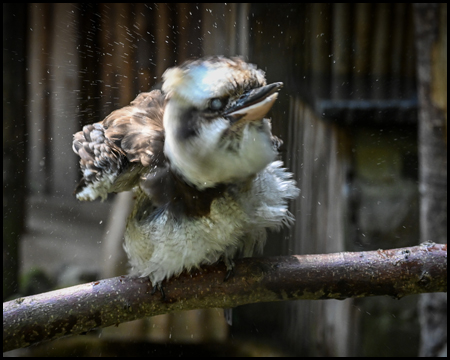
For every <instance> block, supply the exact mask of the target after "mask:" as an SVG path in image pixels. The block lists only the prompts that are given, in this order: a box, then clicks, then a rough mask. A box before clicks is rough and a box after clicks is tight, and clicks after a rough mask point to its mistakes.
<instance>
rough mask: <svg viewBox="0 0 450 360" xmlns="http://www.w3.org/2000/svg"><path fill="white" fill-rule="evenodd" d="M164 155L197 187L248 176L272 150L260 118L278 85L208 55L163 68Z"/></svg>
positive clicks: (265, 162) (235, 60)
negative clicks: (164, 96) (164, 101)
mask: <svg viewBox="0 0 450 360" xmlns="http://www.w3.org/2000/svg"><path fill="white" fill-rule="evenodd" d="M163 79H164V83H163V91H164V92H165V93H166V96H167V99H168V100H167V105H166V108H165V112H164V129H165V134H166V139H165V145H164V151H165V154H166V156H167V157H168V159H169V160H170V163H171V166H172V167H173V168H174V170H175V171H176V172H178V173H179V174H180V175H182V176H183V177H184V178H185V179H186V180H187V181H188V182H189V183H191V184H193V185H195V186H196V187H197V188H199V189H205V188H209V187H214V186H216V185H218V184H221V183H230V182H236V181H240V180H244V179H247V178H249V177H250V176H252V175H255V174H256V173H258V172H259V171H261V170H262V169H264V168H265V167H266V166H267V165H268V164H269V163H270V162H272V161H273V160H274V159H275V157H276V154H277V150H276V148H275V146H274V144H273V141H272V134H271V129H270V123H269V120H268V119H265V118H264V117H265V115H266V114H267V112H268V111H269V110H270V108H271V107H272V105H273V104H274V102H275V100H276V99H277V97H278V92H277V91H278V90H279V89H280V88H281V87H282V85H283V84H282V83H274V84H270V85H267V84H266V80H265V77H264V72H263V71H262V70H259V69H257V68H256V67H255V66H254V65H252V64H248V63H246V62H244V61H243V60H241V59H240V58H232V59H228V58H225V57H210V58H204V59H199V60H195V61H190V62H187V63H185V64H183V65H181V66H180V67H174V68H170V69H168V70H167V71H166V72H165V73H164V75H163Z"/></svg>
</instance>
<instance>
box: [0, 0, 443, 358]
mask: <svg viewBox="0 0 450 360" xmlns="http://www.w3.org/2000/svg"><path fill="white" fill-rule="evenodd" d="M435 10H436V12H437V14H438V22H435V21H433V20H430V25H433V24H434V25H435V28H436V29H437V33H436V38H437V41H436V46H435V47H434V48H433V56H432V57H431V59H432V64H433V66H435V67H437V68H438V73H439V74H440V75H439V76H437V77H435V78H434V80H433V81H435V82H434V83H433V84H434V85H435V86H434V87H433V89H432V90H433V94H434V96H435V97H437V99H440V100H439V101H437V102H436V104H437V105H436V106H437V107H438V108H439V109H440V110H441V111H442V112H443V113H445V122H446V112H447V103H446V99H447V5H446V4H441V5H435ZM416 41H417V36H416V33H415V22H414V8H413V6H412V5H411V4H249V3H242V4H228V3H227V4H216V3H214V4H208V3H206V4H71V3H69V4H3V94H4V95H3V115H4V116H3V130H4V131H3V169H4V171H3V179H4V180H3V181H4V187H3V204H4V205H3V217H4V225H3V235H4V246H3V298H4V301H5V300H9V299H12V298H15V297H18V296H25V295H31V294H35V293H40V292H44V291H49V290H51V289H54V288H60V287H65V286H71V285H74V284H77V283H84V282H88V281H93V280H96V279H100V278H106V277H113V276H118V275H122V274H125V273H126V272H127V260H126V257H125V255H124V253H123V250H122V235H123V230H124V222H125V218H126V216H127V212H128V209H129V206H130V202H129V198H127V196H126V195H125V196H123V195H116V196H110V198H109V199H108V200H107V201H105V202H104V203H101V202H93V203H80V202H77V201H76V199H75V198H74V197H73V195H72V193H73V190H74V188H75V186H76V184H77V182H78V181H79V179H80V173H79V167H78V161H77V158H76V156H75V154H74V153H73V152H72V135H73V134H74V133H75V132H77V131H79V130H81V129H82V126H83V125H85V124H89V123H93V122H97V121H100V120H102V119H103V118H104V117H105V116H106V115H108V114H109V113H110V112H111V111H112V110H114V109H117V108H120V107H122V106H125V105H127V104H129V102H130V101H131V100H133V99H134V97H135V96H136V95H137V94H138V93H139V92H142V91H148V90H150V89H151V88H152V87H155V86H158V83H159V82H160V81H161V75H162V73H163V72H164V70H165V69H166V68H168V67H171V66H174V65H177V64H180V63H182V62H183V61H185V60H187V59H191V58H195V57H200V56H204V55H226V56H234V55H240V56H242V57H243V58H244V59H245V60H247V61H249V62H251V63H255V64H257V65H258V67H259V68H261V69H263V70H264V71H266V76H267V79H268V82H269V83H270V82H275V81H282V82H284V85H285V86H284V88H283V89H282V91H281V92H280V96H279V100H278V101H277V102H276V104H275V106H274V108H273V110H272V112H271V118H272V119H273V120H272V123H273V132H274V134H275V135H277V136H279V137H280V138H281V139H283V141H284V145H283V147H282V158H283V160H284V162H285V164H286V166H287V167H288V168H289V169H290V170H291V171H292V172H293V173H294V176H295V178H296V179H297V182H298V185H299V187H300V189H301V194H300V197H299V198H298V199H297V200H295V201H293V202H292V204H291V211H292V213H293V214H294V216H295V217H296V223H295V225H294V226H293V227H292V228H291V229H284V230H283V231H282V232H280V233H273V234H270V238H269V241H268V243H267V246H266V251H265V254H264V255H265V256H269V255H292V254H316V253H317V254H319V253H331V252H339V251H364V250H376V249H379V248H383V249H387V248H396V247H404V246H414V245H416V244H418V243H419V242H420V241H421V237H420V221H419V218H420V201H419V186H418V184H419V170H418V164H419V162H418V154H419V150H418V149H419V148H418V106H419V105H418V104H419V102H418V90H417V89H418V86H417V85H418V84H417V83H418V81H417V79H416V73H417V71H416V70H417V62H416V57H417V55H416V44H415V43H416ZM441 75H442V76H441ZM445 131H446V129H445ZM445 146H446V135H445ZM444 151H445V152H446V148H445V150H444ZM445 159H446V158H445ZM445 176H446V173H445ZM445 181H446V177H445ZM445 188H446V183H445ZM439 196H445V198H446V196H447V195H446V192H445V194H440V195H439ZM445 210H446V209H445ZM445 219H446V213H445ZM445 221H446V220H445ZM441 240H442V239H441ZM435 241H436V240H435ZM436 242H438V241H436ZM443 242H446V236H445V239H444V241H443ZM418 300H419V296H408V297H406V298H403V299H401V300H400V301H399V300H394V299H391V298H387V297H374V298H364V299H347V300H343V301H338V300H324V301H295V302H280V303H265V304H253V305H246V306H242V307H239V308H237V309H235V310H234V319H233V326H231V327H229V326H228V325H227V324H226V323H225V322H224V320H223V316H222V310H220V309H209V310H196V311H189V312H182V313H176V314H167V315H161V316H157V317H153V318H150V319H142V320H137V321H134V322H130V323H126V324H121V325H120V326H118V327H114V328H107V329H103V330H98V331H94V332H91V333H89V334H87V336H76V337H71V338H67V339H61V340H58V341H54V342H51V343H48V344H42V345H40V346H35V347H32V348H29V349H22V350H19V351H16V352H12V353H10V355H32V356H33V355H43V356H48V355H54V356H64V355H93V356H97V355H98V356H101V355H103V356H114V355H145V354H152V355H175V356H183V355H189V354H191V355H192V354H196V355H201V354H204V355H212V356H214V355H217V356H223V355H227V356H228V355H260V356H261V355H263V356H264V355H295V356H416V355H418V354H419V346H420V324H419V316H418V306H417V303H418ZM445 301H446V300H445ZM444 316H445V318H446V305H445V315H444ZM439 351H440V350H439ZM437 354H438V355H439V354H440V355H442V354H443V353H439V352H438V353H437ZM445 354H446V335H445Z"/></svg>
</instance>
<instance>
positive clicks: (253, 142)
mask: <svg viewBox="0 0 450 360" xmlns="http://www.w3.org/2000/svg"><path fill="white" fill-rule="evenodd" d="M162 78H163V83H162V91H161V90H153V91H150V92H144V93H140V94H139V95H138V96H137V97H136V98H135V99H134V100H133V101H132V102H131V103H130V105H128V106H125V107H123V108H121V109H118V110H115V111H113V112H112V113H111V114H109V115H108V116H107V117H106V118H105V119H104V120H102V121H100V122H97V123H94V124H90V125H86V126H84V127H83V130H82V131H79V132H77V133H76V134H74V137H73V144H72V147H73V151H74V152H75V153H76V154H77V155H78V156H79V158H80V160H79V162H80V168H81V172H82V178H81V181H80V182H79V184H78V186H77V187H76V189H75V192H74V193H75V195H76V197H77V199H78V200H81V201H92V200H95V199H98V198H99V199H101V200H102V201H103V200H104V199H106V198H107V196H108V194H110V193H118V192H122V191H129V190H132V191H133V192H134V198H135V203H134V207H133V209H132V211H131V214H130V215H129V217H128V220H127V226H126V231H125V235H124V238H125V241H124V249H125V251H126V253H127V255H128V259H129V264H130V275H132V276H139V277H148V278H149V280H150V281H151V283H152V285H153V291H155V290H156V289H159V290H160V291H161V293H162V295H163V297H165V294H164V290H163V286H162V283H163V281H164V280H166V279H169V278H171V277H174V276H178V275H179V274H180V273H181V272H183V271H190V270H192V269H195V268H199V267H200V266H201V265H205V264H213V263H216V262H219V261H223V262H224V263H225V265H226V268H227V276H226V278H228V276H229V275H230V274H232V272H233V269H234V259H235V258H236V257H237V256H241V257H251V256H253V255H255V254H259V253H261V252H262V250H263V248H264V245H265V242H266V237H267V229H274V230H278V229H280V228H281V227H282V226H284V225H286V226H290V225H291V224H292V223H293V221H294V216H293V215H292V214H291V213H290V212H289V210H288V202H289V200H291V199H295V198H296V197H297V196H298V194H299V189H298V188H297V186H296V182H295V180H294V179H293V174H291V173H290V172H288V171H287V169H285V168H284V167H283V163H282V161H281V160H279V153H278V150H279V147H280V145H281V144H282V141H281V140H280V139H278V138H277V137H275V136H274V135H273V134H272V132H271V121H270V120H269V119H268V118H266V115H267V113H268V112H269V110H270V109H271V108H272V106H273V104H274V103H275V101H276V99H277V97H278V94H279V90H280V89H281V88H282V86H283V84H282V83H281V82H275V83H272V84H267V81H266V78H265V73H264V71H262V70H261V69H258V68H257V66H256V65H254V64H251V63H247V62H246V61H244V60H243V59H242V58H241V57H230V58H228V57H224V56H209V57H203V58H199V59H194V60H189V61H186V62H185V63H183V64H181V65H180V66H175V67H171V68H169V69H167V70H166V71H165V72H164V74H163V77H162Z"/></svg>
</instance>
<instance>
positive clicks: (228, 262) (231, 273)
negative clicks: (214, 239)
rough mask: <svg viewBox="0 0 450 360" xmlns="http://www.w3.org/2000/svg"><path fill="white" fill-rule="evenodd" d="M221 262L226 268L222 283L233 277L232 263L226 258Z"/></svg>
mask: <svg viewBox="0 0 450 360" xmlns="http://www.w3.org/2000/svg"><path fill="white" fill-rule="evenodd" d="M223 262H224V263H225V266H226V267H227V273H226V274H225V278H224V279H223V281H224V282H225V281H227V280H228V279H229V278H230V277H231V276H234V261H233V260H232V259H230V258H228V257H226V256H224V258H223Z"/></svg>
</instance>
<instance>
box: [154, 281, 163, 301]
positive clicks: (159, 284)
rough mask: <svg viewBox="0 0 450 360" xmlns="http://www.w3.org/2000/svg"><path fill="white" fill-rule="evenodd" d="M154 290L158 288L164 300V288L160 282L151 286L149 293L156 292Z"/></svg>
mask: <svg viewBox="0 0 450 360" xmlns="http://www.w3.org/2000/svg"><path fill="white" fill-rule="evenodd" d="M156 290H159V292H160V293H161V298H162V300H163V301H165V300H166V294H165V293H164V288H163V286H162V283H158V284H156V285H155V286H153V289H152V293H151V294H152V295H153V294H154V293H155V292H156Z"/></svg>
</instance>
